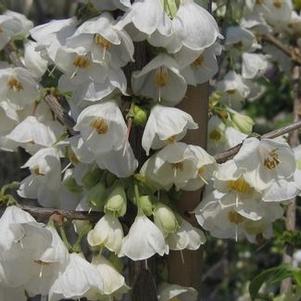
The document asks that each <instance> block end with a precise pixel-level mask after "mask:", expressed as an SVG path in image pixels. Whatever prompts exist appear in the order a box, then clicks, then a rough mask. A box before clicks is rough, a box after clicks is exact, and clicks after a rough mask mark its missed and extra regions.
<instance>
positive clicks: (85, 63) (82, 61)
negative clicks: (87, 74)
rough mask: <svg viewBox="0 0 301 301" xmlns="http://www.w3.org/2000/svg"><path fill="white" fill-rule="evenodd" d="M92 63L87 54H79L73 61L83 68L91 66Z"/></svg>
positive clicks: (75, 64)
mask: <svg viewBox="0 0 301 301" xmlns="http://www.w3.org/2000/svg"><path fill="white" fill-rule="evenodd" d="M90 63H91V62H90V60H89V59H88V58H87V57H86V56H85V55H77V56H76V57H75V59H74V61H73V65H74V66H75V67H77V68H81V69H85V68H87V67H89V66H90Z"/></svg>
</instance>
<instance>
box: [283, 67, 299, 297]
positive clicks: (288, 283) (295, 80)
mask: <svg viewBox="0 0 301 301" xmlns="http://www.w3.org/2000/svg"><path fill="white" fill-rule="evenodd" d="M292 73H293V74H292V84H293V94H294V121H295V122H300V120H301V118H300V112H301V111H300V109H301V86H300V78H301V68H300V66H295V67H294V68H293V72H292ZM289 143H290V145H291V146H292V147H296V146H298V145H299V144H300V139H299V132H298V131H297V130H296V131H292V132H290V135H289ZM296 210H297V208H296V198H294V199H292V200H291V201H290V203H289V205H288V207H287V210H286V216H285V227H286V230H287V231H290V232H294V231H295V230H296ZM293 253H294V246H292V245H287V246H285V249H284V254H283V263H284V264H292V261H293ZM291 287H292V279H291V278H287V279H285V280H283V281H282V283H281V292H282V293H283V294H284V293H287V292H289V291H290V290H291Z"/></svg>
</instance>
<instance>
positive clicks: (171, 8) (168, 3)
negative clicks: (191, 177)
mask: <svg viewBox="0 0 301 301" xmlns="http://www.w3.org/2000/svg"><path fill="white" fill-rule="evenodd" d="M161 3H162V6H163V7H164V11H165V12H166V14H167V15H168V16H169V17H170V18H172V19H173V18H174V17H175V16H176V14H177V11H178V9H179V6H180V3H181V1H180V0H161Z"/></svg>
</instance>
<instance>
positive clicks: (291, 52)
mask: <svg viewBox="0 0 301 301" xmlns="http://www.w3.org/2000/svg"><path fill="white" fill-rule="evenodd" d="M262 38H263V40H264V41H266V42H268V43H270V44H272V45H274V46H275V47H277V48H278V49H280V50H281V51H282V52H283V53H285V54H286V55H287V56H289V57H290V58H291V59H292V61H293V62H294V63H295V64H298V65H301V54H300V51H299V49H297V48H294V47H289V46H287V45H285V44H284V43H282V42H281V41H280V40H279V39H277V38H276V37H275V36H273V35H271V34H265V35H263V36H262Z"/></svg>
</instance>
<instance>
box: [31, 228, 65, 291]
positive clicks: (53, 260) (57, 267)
mask: <svg viewBox="0 0 301 301" xmlns="http://www.w3.org/2000/svg"><path fill="white" fill-rule="evenodd" d="M47 229H48V230H49V231H50V232H51V234H52V242H51V245H50V246H49V247H48V248H47V249H46V250H45V251H44V252H43V254H42V255H41V256H40V257H39V260H35V261H34V262H33V264H32V269H33V270H34V271H35V275H34V277H32V279H31V280H30V281H29V282H28V283H26V285H25V287H26V290H27V292H28V294H29V295H30V296H35V295H43V296H46V295H48V292H49V289H50V287H51V285H52V283H53V282H54V281H55V280H56V278H57V277H58V275H59V273H61V272H62V271H63V270H64V268H65V267H66V265H67V264H68V261H69V252H68V249H67V248H66V246H65V244H64V243H63V241H62V240H61V238H60V236H59V235H58V233H57V231H56V229H55V228H54V227H52V226H49V227H47Z"/></svg>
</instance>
